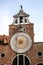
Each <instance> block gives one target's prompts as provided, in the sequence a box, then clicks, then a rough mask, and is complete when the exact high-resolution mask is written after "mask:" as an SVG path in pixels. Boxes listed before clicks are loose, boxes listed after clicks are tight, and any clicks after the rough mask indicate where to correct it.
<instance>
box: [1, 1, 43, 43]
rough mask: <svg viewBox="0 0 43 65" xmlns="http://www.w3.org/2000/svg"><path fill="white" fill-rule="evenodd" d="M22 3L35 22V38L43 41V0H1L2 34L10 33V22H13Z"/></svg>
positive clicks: (31, 19)
mask: <svg viewBox="0 0 43 65" xmlns="http://www.w3.org/2000/svg"><path fill="white" fill-rule="evenodd" d="M20 5H22V6H23V9H24V11H25V12H26V13H28V14H29V15H30V17H29V20H30V22H32V23H34V34H35V36H34V40H35V42H36V41H37V42H39V41H40V42H43V0H0V35H4V34H5V35H8V34H9V26H8V25H9V24H11V23H12V22H13V15H15V14H16V13H17V12H18V11H19V9H20Z"/></svg>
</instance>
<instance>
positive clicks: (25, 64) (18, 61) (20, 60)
mask: <svg viewBox="0 0 43 65" xmlns="http://www.w3.org/2000/svg"><path fill="white" fill-rule="evenodd" d="M12 65H30V61H29V59H28V58H27V57H26V56H24V55H19V56H16V57H15V58H14V60H13V63H12Z"/></svg>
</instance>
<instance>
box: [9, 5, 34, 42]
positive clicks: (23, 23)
mask: <svg viewBox="0 0 43 65" xmlns="http://www.w3.org/2000/svg"><path fill="white" fill-rule="evenodd" d="M20 7H21V8H20V10H19V12H18V13H17V14H16V15H14V16H13V18H14V20H13V23H12V24H11V25H9V36H10V38H11V37H12V36H13V35H14V34H15V33H17V32H25V33H27V34H29V35H30V36H31V38H32V41H33V42H34V30H33V23H31V22H30V21H29V14H27V13H25V12H24V10H23V7H22V6H20Z"/></svg>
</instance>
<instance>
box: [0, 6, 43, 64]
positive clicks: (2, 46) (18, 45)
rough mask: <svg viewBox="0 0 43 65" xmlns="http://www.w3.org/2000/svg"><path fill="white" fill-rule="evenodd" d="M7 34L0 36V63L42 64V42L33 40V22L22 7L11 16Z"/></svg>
mask: <svg viewBox="0 0 43 65" xmlns="http://www.w3.org/2000/svg"><path fill="white" fill-rule="evenodd" d="M13 18H14V20H13V23H12V24H11V25H9V36H5V35H3V36H0V65H43V42H34V24H33V23H31V22H30V21H29V15H28V14H27V13H25V12H24V10H23V7H22V6H21V9H20V10H19V12H18V13H17V14H16V15H14V16H13Z"/></svg>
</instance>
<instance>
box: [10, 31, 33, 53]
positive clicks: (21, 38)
mask: <svg viewBox="0 0 43 65" xmlns="http://www.w3.org/2000/svg"><path fill="white" fill-rule="evenodd" d="M10 45H11V48H12V49H13V51H15V52H18V53H24V52H26V51H27V50H29V49H30V48H31V45H32V39H31V37H30V35H29V34H26V33H23V32H22V33H21V32H20V33H16V34H14V35H13V36H12V38H11V40H10Z"/></svg>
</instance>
